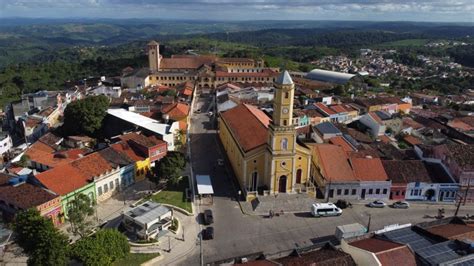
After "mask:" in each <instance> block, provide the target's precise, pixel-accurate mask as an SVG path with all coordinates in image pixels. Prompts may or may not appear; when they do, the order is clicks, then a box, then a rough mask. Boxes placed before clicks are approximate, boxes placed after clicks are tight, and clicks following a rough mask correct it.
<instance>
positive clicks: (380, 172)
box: [351, 157, 388, 181]
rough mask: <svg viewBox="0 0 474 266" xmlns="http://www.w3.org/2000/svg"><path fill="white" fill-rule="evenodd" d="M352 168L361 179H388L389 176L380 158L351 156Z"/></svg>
mask: <svg viewBox="0 0 474 266" xmlns="http://www.w3.org/2000/svg"><path fill="white" fill-rule="evenodd" d="M351 164H352V169H354V173H355V176H356V177H357V178H358V179H359V180H360V181H387V180H388V176H387V173H385V170H384V168H383V165H382V161H381V160H380V159H379V158H358V157H352V158H351Z"/></svg>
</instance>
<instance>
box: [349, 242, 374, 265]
mask: <svg viewBox="0 0 474 266" xmlns="http://www.w3.org/2000/svg"><path fill="white" fill-rule="evenodd" d="M341 249H342V250H343V251H344V252H346V253H348V254H350V255H351V256H352V259H354V261H355V263H356V264H357V265H371V266H374V265H382V264H381V263H380V261H379V260H378V259H377V256H375V254H374V253H372V252H369V251H366V250H363V249H360V248H356V247H354V246H351V245H349V244H348V243H347V242H346V240H344V239H342V240H341Z"/></svg>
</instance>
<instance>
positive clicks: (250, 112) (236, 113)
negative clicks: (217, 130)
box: [221, 104, 271, 152]
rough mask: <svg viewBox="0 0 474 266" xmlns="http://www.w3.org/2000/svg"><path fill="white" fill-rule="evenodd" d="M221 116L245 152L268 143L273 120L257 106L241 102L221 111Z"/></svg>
mask: <svg viewBox="0 0 474 266" xmlns="http://www.w3.org/2000/svg"><path fill="white" fill-rule="evenodd" d="M221 118H222V120H223V121H224V122H225V124H226V125H227V126H228V128H229V130H230V131H231V132H232V134H233V135H234V138H235V139H236V141H237V143H238V145H239V146H240V147H241V148H242V150H243V151H244V152H248V151H250V150H252V149H255V148H257V147H259V146H261V145H264V144H266V142H267V136H268V125H269V124H270V121H271V120H270V118H269V117H268V116H267V115H266V114H265V113H264V112H262V111H261V110H260V109H258V108H257V107H254V106H252V105H248V104H239V105H238V106H237V107H235V108H232V109H230V110H227V111H225V112H223V113H221Z"/></svg>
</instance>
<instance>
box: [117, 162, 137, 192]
mask: <svg viewBox="0 0 474 266" xmlns="http://www.w3.org/2000/svg"><path fill="white" fill-rule="evenodd" d="M120 178H121V179H122V181H121V182H122V186H123V187H128V186H130V185H132V184H133V183H135V165H134V164H130V165H127V166H124V167H122V168H120Z"/></svg>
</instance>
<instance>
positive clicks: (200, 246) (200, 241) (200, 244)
mask: <svg viewBox="0 0 474 266" xmlns="http://www.w3.org/2000/svg"><path fill="white" fill-rule="evenodd" d="M199 249H200V253H201V256H200V257H201V266H204V254H203V252H202V231H201V233H200V234H199Z"/></svg>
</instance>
